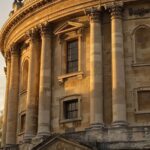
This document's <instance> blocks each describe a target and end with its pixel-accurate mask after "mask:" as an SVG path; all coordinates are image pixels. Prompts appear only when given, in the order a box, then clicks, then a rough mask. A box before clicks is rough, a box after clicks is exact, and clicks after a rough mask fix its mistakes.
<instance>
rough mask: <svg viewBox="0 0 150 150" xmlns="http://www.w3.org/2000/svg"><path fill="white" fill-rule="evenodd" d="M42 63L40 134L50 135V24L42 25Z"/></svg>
mask: <svg viewBox="0 0 150 150" xmlns="http://www.w3.org/2000/svg"><path fill="white" fill-rule="evenodd" d="M41 39H42V47H41V65H40V86H39V89H40V90H39V110H38V111H39V113H38V136H49V135H50V105H51V52H52V48H51V33H50V29H49V28H48V26H44V25H43V26H42V27H41Z"/></svg>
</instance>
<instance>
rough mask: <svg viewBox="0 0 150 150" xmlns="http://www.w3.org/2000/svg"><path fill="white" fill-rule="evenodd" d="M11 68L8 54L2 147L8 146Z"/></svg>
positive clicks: (7, 54) (8, 54) (8, 53)
mask: <svg viewBox="0 0 150 150" xmlns="http://www.w3.org/2000/svg"><path fill="white" fill-rule="evenodd" d="M10 67H11V58H10V52H7V53H6V91H5V105H4V115H3V127H2V143H1V146H2V147H4V146H5V144H6V131H7V111H8V97H9V83H10Z"/></svg>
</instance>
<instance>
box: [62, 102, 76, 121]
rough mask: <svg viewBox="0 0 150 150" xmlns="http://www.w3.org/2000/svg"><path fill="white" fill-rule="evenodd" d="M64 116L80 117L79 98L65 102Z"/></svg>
mask: <svg viewBox="0 0 150 150" xmlns="http://www.w3.org/2000/svg"><path fill="white" fill-rule="evenodd" d="M64 117H65V119H75V118H78V99H74V100H69V101H66V102H64Z"/></svg>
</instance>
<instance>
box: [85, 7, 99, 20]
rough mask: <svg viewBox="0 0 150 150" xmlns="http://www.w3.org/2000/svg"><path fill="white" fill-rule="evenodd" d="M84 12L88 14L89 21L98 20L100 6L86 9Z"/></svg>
mask: <svg viewBox="0 0 150 150" xmlns="http://www.w3.org/2000/svg"><path fill="white" fill-rule="evenodd" d="M84 12H85V14H86V15H87V16H89V18H90V20H91V21H93V22H96V21H99V20H100V12H101V8H100V7H99V6H98V7H92V8H90V9H86V10H84Z"/></svg>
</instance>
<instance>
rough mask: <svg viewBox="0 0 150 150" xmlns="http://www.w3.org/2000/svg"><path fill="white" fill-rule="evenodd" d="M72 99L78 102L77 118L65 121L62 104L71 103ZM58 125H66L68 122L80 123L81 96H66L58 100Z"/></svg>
mask: <svg viewBox="0 0 150 150" xmlns="http://www.w3.org/2000/svg"><path fill="white" fill-rule="evenodd" d="M73 99H77V100H78V117H77V118H73V119H65V118H64V103H65V102H66V101H71V100H73ZM59 110H60V118H59V119H60V120H59V122H60V123H68V122H74V121H81V120H82V117H81V95H70V96H66V97H63V98H61V99H60V109H59Z"/></svg>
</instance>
